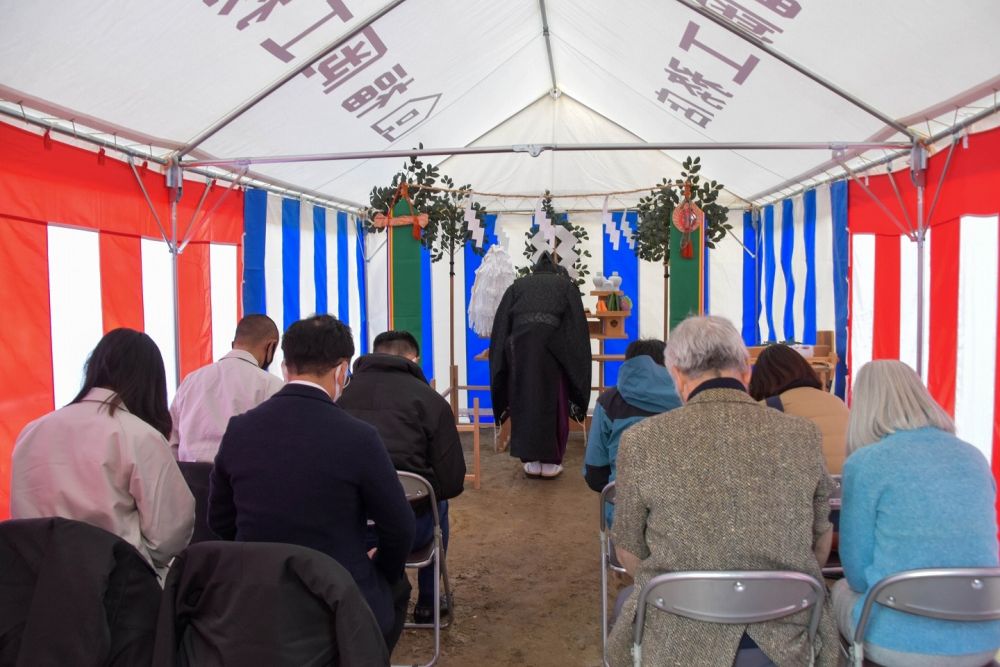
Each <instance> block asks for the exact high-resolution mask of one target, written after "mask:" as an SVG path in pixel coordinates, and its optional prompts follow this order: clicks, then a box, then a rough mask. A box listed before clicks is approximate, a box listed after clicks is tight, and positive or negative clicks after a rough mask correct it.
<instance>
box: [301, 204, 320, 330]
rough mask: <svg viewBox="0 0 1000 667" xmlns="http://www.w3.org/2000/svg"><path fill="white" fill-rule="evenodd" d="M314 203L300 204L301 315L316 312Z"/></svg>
mask: <svg viewBox="0 0 1000 667" xmlns="http://www.w3.org/2000/svg"><path fill="white" fill-rule="evenodd" d="M315 236H316V233H315V232H314V231H313V205H312V204H308V203H306V202H302V203H301V204H300V205H299V315H300V316H301V317H309V316H310V315H315V314H316V267H315V261H314V258H315V256H316V249H315V247H314V246H313V243H314V241H313V239H314V238H315Z"/></svg>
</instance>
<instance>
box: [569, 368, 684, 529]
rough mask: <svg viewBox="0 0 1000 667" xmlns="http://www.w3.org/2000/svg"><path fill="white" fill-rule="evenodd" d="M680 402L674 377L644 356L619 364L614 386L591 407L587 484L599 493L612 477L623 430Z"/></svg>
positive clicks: (609, 513) (586, 460) (677, 405)
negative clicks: (592, 409)
mask: <svg viewBox="0 0 1000 667" xmlns="http://www.w3.org/2000/svg"><path fill="white" fill-rule="evenodd" d="M680 405H681V399H680V396H678V395H677V389H676V388H675V387H674V380H673V378H671V377H670V373H668V372H667V369H666V368H664V367H663V366H661V365H659V364H658V363H656V362H655V361H653V359H652V358H651V357H649V356H646V355H640V356H638V357H633V358H632V359H629V360H628V361H626V362H625V363H623V364H622V365H621V367H620V368H619V369H618V384H617V386H616V387H615V388H614V389H608V390H607V391H606V392H604V393H603V394H601V395H600V397H598V399H597V405H596V406H595V407H594V417H593V421H592V422H591V425H590V435H589V436H588V438H587V454H586V458H585V460H584V471H583V474H584V477H585V478H586V480H587V485H588V486H590V488H592V489H593V490H594V491H597V492H600V491H601V489H603V488H604V487H605V486H606V485H607V484H608V482H610V481H612V480H614V478H615V459H616V458H617V457H618V441H619V440H620V439H621V436H622V433H624V432H625V429H627V428H628V427H629V426H631V425H632V424H635V423H638V422H640V421H642V420H643V419H645V418H646V417H651V416H653V415H658V414H660V413H661V412H666V411H667V410H673V409H674V408H677V407H680ZM610 521H611V511H610V510H609V511H608V522H609V523H610Z"/></svg>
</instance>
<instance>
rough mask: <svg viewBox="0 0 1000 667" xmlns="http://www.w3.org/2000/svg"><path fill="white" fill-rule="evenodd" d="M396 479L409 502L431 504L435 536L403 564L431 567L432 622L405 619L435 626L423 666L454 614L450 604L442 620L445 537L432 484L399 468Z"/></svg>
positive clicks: (436, 654)
mask: <svg viewBox="0 0 1000 667" xmlns="http://www.w3.org/2000/svg"><path fill="white" fill-rule="evenodd" d="M398 474H399V481H400V483H401V484H402V485H403V491H404V492H405V493H406V499H407V500H409V501H410V504H411V505H412V504H415V503H423V502H427V503H429V504H430V511H431V514H432V516H433V518H434V537H433V538H432V539H431V541H430V542H428V543H427V545H426V546H425V547H423V548H422V549H417V550H416V551H414V552H412V553H411V554H410V555H409V557H408V558H407V559H406V567H407V569H411V570H419V569H421V568H423V567H427V566H428V565H432V566H433V567H434V622H433V623H406V624H405V626H404V627H406V628H417V629H427V630H429V629H433V630H434V656H433V657H432V658H431V659H430V662H427V663H424V665H423V666H422V667H431V665H433V664H434V663H436V662H437V661H438V658H439V657H440V656H441V628H443V627H447V626H448V625H451V617H452V616H453V615H454V613H455V610H454V605H453V604H449V609H450V611H449V613H448V617H449V620H448V623H446V624H442V623H441V580H442V578H443V579H444V595H445V599H447V600H448V602H449V603H450V602H451V601H452V600H451V585H450V583H449V581H448V568H447V565H446V564H445V558H444V538H443V536H442V533H441V517H440V516H439V515H438V506H437V496H435V495H434V487H433V486H431V483H430V482H428V481H427V480H426V479H424V478H423V477H421V476H420V475H416V474H414V473H411V472H402V471H399V472H398Z"/></svg>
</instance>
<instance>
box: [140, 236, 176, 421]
mask: <svg viewBox="0 0 1000 667" xmlns="http://www.w3.org/2000/svg"><path fill="white" fill-rule="evenodd" d="M139 247H140V253H141V255H142V313H143V329H144V330H145V332H146V333H147V334H149V337H150V338H152V339H153V340H154V341H155V342H156V345H157V347H159V348H160V354H161V355H162V356H163V366H164V368H165V369H166V372H167V402H168V403H170V402H172V401H173V400H174V392H176V391H177V348H176V343H175V341H176V340H177V336H176V333H177V332H176V330H175V329H174V279H173V267H172V266H171V264H172V262H171V254H170V250H169V249H168V248H167V244H166V242H164V241H157V240H153V239H142V240H141V242H140V246H139Z"/></svg>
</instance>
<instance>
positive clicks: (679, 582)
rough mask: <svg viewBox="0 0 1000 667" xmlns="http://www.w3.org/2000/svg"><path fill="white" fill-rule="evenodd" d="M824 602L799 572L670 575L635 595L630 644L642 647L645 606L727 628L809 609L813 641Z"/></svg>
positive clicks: (820, 590)
mask: <svg viewBox="0 0 1000 667" xmlns="http://www.w3.org/2000/svg"><path fill="white" fill-rule="evenodd" d="M823 597H824V588H823V584H821V583H820V582H819V581H817V580H816V579H815V578H813V577H811V576H809V575H808V574H803V573H801V572H785V571H744V572H669V573H667V574H661V575H658V576H656V577H653V578H652V579H650V580H649V583H647V584H646V585H645V586H644V587H643V589H642V591H641V592H640V593H639V606H638V608H637V609H636V615H635V635H634V637H635V639H634V642H635V646H636V647H637V648H638V647H640V646H641V645H642V635H643V630H644V627H643V626H644V625H645V623H646V608H647V607H649V606H652V607H655V608H656V609H659V610H660V611H665V612H668V613H671V614H676V615H678V616H683V617H685V618H690V619H694V620H696V621H704V622H707V623H728V624H746V623H762V622H764V621H772V620H775V619H779V618H784V617H785V616H790V615H792V614H797V613H799V612H801V611H804V610H806V609H812V614H811V616H810V619H809V641H810V642H812V640H813V639H814V638H815V636H816V628H817V627H818V626H819V618H820V613H821V612H822V608H823V604H822V602H823Z"/></svg>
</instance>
